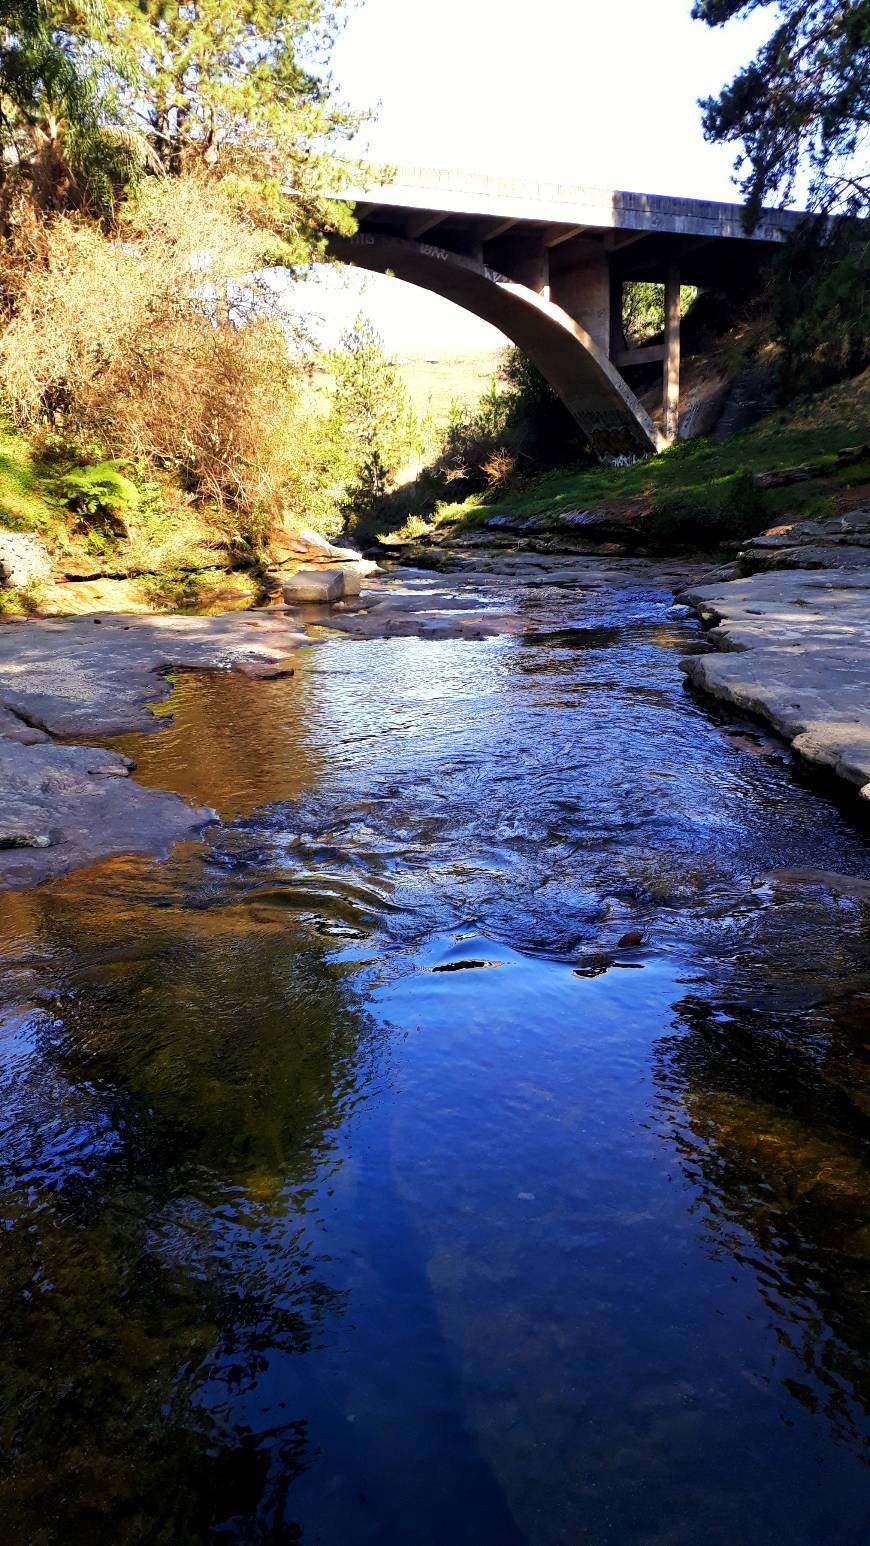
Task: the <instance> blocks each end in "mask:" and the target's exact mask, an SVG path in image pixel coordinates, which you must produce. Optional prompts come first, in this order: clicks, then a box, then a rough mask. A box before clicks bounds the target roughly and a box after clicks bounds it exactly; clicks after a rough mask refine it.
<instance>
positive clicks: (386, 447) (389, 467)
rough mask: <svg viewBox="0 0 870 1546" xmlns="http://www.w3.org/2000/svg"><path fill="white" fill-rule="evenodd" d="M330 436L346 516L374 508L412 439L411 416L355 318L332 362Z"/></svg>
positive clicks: (372, 333) (373, 336) (394, 374)
mask: <svg viewBox="0 0 870 1546" xmlns="http://www.w3.org/2000/svg"><path fill="white" fill-rule="evenodd" d="M332 368H333V377H334V383H335V385H334V392H333V400H332V412H331V415H330V437H331V439H332V442H333V444H334V446H335V448H336V451H335V464H336V471H337V474H338V476H339V478H340V480H341V481H342V482H343V483H344V485H345V490H346V504H347V508H348V511H349V512H350V513H352V514H359V513H360V512H362V511H364V510H369V509H371V508H373V507H374V506H376V505H377V503H378V501H379V500H380V499H382V498H383V496H384V494H385V493H386V492H387V491H388V489H389V488H390V486H391V484H392V481H393V478H394V477H395V475H396V473H397V471H398V469H399V467H400V466H401V464H402V461H403V460H404V458H405V457H407V456H408V455H409V453H410V452H411V450H412V449H413V447H414V444H415V441H416V439H417V426H416V422H415V418H414V412H413V409H412V407H411V404H410V402H409V400H408V395H407V392H406V391H405V386H404V383H403V381H402V378H401V376H400V375H399V372H398V370H397V368H396V363H395V361H394V360H391V359H390V358H389V356H388V355H387V354H385V352H384V348H383V344H382V341H381V338H380V336H379V334H378V333H377V331H376V329H375V328H374V327H373V326H372V324H371V322H369V320H368V319H367V318H366V317H364V316H362V315H360V316H358V317H357V319H356V321H355V323H354V325H353V327H352V328H349V329H348V330H347V332H346V333H344V334H343V335H342V338H341V346H340V348H339V349H337V350H336V351H335V353H334V354H333V358H332Z"/></svg>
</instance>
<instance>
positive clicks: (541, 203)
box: [340, 167, 802, 242]
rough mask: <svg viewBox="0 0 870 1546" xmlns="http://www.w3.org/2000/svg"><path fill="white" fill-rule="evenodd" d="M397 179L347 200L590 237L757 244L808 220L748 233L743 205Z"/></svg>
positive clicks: (429, 176) (774, 213) (399, 174)
mask: <svg viewBox="0 0 870 1546" xmlns="http://www.w3.org/2000/svg"><path fill="white" fill-rule="evenodd" d="M392 172H393V175H392V177H390V178H388V179H385V180H384V181H382V182H373V183H369V184H367V185H365V186H363V185H354V186H351V187H348V188H346V189H345V190H344V192H343V193H342V194H341V195H340V197H341V198H343V199H347V200H348V201H349V202H352V203H354V204H355V205H357V206H358V207H359V209H360V212H361V213H362V212H363V211H365V213H366V214H368V213H369V212H371V213H374V211H375V209H376V208H377V209H378V211H383V213H384V214H386V213H387V212H388V211H395V212H396V213H397V214H398V212H399V211H407V212H408V213H409V214H410V213H411V212H415V211H416V212H420V213H424V212H425V213H431V214H433V215H440V216H442V217H443V219H444V220H445V221H446V220H447V219H449V218H450V217H459V219H460V220H462V219H463V218H464V219H469V218H471V219H477V220H481V219H484V218H486V219H493V220H496V219H500V218H504V219H512V220H515V221H517V222H528V223H530V224H534V225H542V224H543V225H553V226H562V227H565V228H566V229H568V228H571V227H577V226H582V227H584V228H585V229H586V230H587V231H588V232H589V233H590V234H591V233H592V232H599V231H600V232H605V231H638V232H649V233H650V234H652V233H662V234H665V233H667V234H672V235H675V236H698V237H707V238H713V239H716V238H720V239H726V240H739V241H752V242H779V241H782V240H783V238H784V236H785V235H786V234H787V232H788V231H790V230H792V229H793V228H794V226H795V225H796V224H797V223H798V221H799V220H800V219H801V218H802V216H801V213H800V212H796V211H791V210H764V211H763V212H762V216H761V219H760V221H759V223H758V225H757V226H756V227H755V229H754V230H753V231H752V232H749V233H748V232H747V231H746V230H745V229H744V227H743V223H742V213H743V209H742V205H740V204H724V203H715V202H713V201H712V200H708V199H683V198H673V197H671V196H670V195H665V194H657V193H632V192H627V191H624V190H621V189H602V188H587V187H583V186H579V185H578V186H574V185H569V184H565V183H546V182H541V183H526V182H515V181H512V180H510V179H505V178H494V177H485V176H480V175H477V174H475V173H471V172H454V171H433V170H431V169H429V168H424V167H395V168H393V169H392Z"/></svg>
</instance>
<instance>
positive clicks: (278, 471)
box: [0, 180, 318, 540]
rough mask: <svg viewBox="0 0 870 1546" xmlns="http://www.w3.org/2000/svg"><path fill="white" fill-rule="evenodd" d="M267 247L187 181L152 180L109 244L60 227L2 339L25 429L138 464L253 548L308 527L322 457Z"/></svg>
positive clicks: (25, 280) (48, 238) (9, 391)
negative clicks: (286, 529) (287, 529)
mask: <svg viewBox="0 0 870 1546" xmlns="http://www.w3.org/2000/svg"><path fill="white" fill-rule="evenodd" d="M265 240H267V238H264V235H263V233H262V231H259V230H257V229H256V227H255V226H254V225H253V223H252V222H251V221H250V220H248V219H246V218H245V216H244V214H243V213H242V212H241V211H240V210H239V209H238V208H237V207H234V206H233V204H232V202H231V200H230V199H229V198H228V197H227V196H226V194H224V193H222V192H221V190H220V189H219V188H218V189H215V188H211V187H209V186H208V185H203V184H200V183H197V182H194V181H192V180H190V181H184V180H180V181H160V182H157V181H156V180H155V181H152V183H151V184H150V185H149V187H148V188H147V190H146V192H145V194H144V195H143V196H142V197H141V198H140V199H139V200H138V201H137V202H136V204H135V205H134V206H132V207H131V208H130V209H129V210H128V211H127V212H126V213H125V215H124V218H123V219H122V221H121V224H120V226H119V229H118V230H117V232H116V233H114V234H113V235H111V236H107V235H105V234H104V233H103V232H101V231H100V230H98V229H97V228H95V227H94V226H92V225H88V224H85V223H84V222H81V221H77V220H76V219H75V218H70V217H62V218H59V219H57V220H55V221H53V222H52V223H51V224H50V225H49V226H47V227H46V230H45V235H44V253H43V254H42V255H41V256H40V258H39V259H38V260H37V261H35V262H33V263H31V264H30V265H28V266H26V267H25V269H24V270H23V273H22V277H21V280H20V283H19V285H18V288H17V293H16V294H15V296H14V303H13V304H14V311H13V315H12V320H11V322H10V323H9V325H8V326H7V328H6V330H5V333H4V335H3V337H2V340H0V365H2V370H3V380H4V392H5V396H6V398H7V401H8V403H9V405H10V408H11V411H12V412H13V414H14V416H15V418H16V420H17V421H18V422H19V423H20V424H22V425H26V426H28V427H29V428H30V429H32V430H33V429H37V428H38V427H40V426H50V427H53V428H54V429H61V430H62V432H63V433H64V435H65V436H67V437H69V438H71V439H75V440H77V441H78V442H80V443H84V444H95V445H97V446H99V448H100V450H101V452H102V453H103V454H107V455H111V456H123V457H131V458H141V459H142V461H143V462H144V463H145V464H146V465H147V466H148V467H150V468H151V469H153V470H154V471H155V472H157V473H161V472H162V473H163V474H164V475H168V476H169V477H170V478H171V480H172V481H173V482H174V483H176V484H177V485H178V486H180V487H181V488H182V489H185V490H186V491H188V492H189V493H190V494H191V495H193V496H194V497H195V498H197V499H204V500H209V501H212V502H214V503H215V504H217V505H218V506H219V507H220V508H221V509H222V510H223V511H224V512H225V515H226V519H227V522H228V524H229V525H230V526H233V525H235V527H236V528H237V531H238V534H239V535H240V536H243V537H245V538H247V539H249V540H251V539H253V540H256V538H257V537H258V536H259V535H260V534H261V531H262V528H263V526H264V525H265V524H267V523H268V521H270V520H272V519H275V518H276V517H279V516H281V517H287V516H290V518H291V519H292V517H293V516H294V515H295V516H297V517H298V518H301V517H302V516H303V515H304V518H305V519H306V521H310V520H311V519H312V510H311V508H310V505H311V499H312V498H313V497H314V495H313V493H312V491H313V489H314V487H315V484H316V476H315V475H316V470H317V469H316V465H315V464H316V462H317V456H318V450H317V446H316V444H309V440H310V438H311V436H310V415H309V409H308V405H307V403H306V402H305V385H304V373H303V369H302V366H301V364H300V362H299V361H298V359H294V357H293V356H292V355H291V352H290V350H289V349H288V344H287V335H286V332H285V326H286V324H284V323H282V321H281V320H280V319H279V317H278V315H277V313H276V306H275V301H274V294H273V292H271V291H270V290H269V288H268V287H267V286H266V284H265V283H264V282H263V280H262V278H258V277H257V275H258V272H259V273H260V274H261V273H262V266H263V261H264V256H265V253H264V241H265ZM242 324H244V325H242ZM306 431H308V433H307V434H306ZM316 514H317V512H316V511H315V512H314V518H315V519H316Z"/></svg>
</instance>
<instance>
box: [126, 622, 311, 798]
mask: <svg viewBox="0 0 870 1546" xmlns="http://www.w3.org/2000/svg"><path fill="white" fill-rule="evenodd" d="M305 656H306V651H305V650H297V651H296V653H295V655H294V656H293V658H292V664H291V665H290V666H289V667H288V668H287V669H288V670H289V671H290V672H291V673H292V674H291V675H290V676H287V677H281V678H278V679H276V680H274V681H256V682H251V681H250V680H249V679H248V678H247V677H244V676H241V675H240V674H239V673H237V672H235V671H193V672H191V671H180V672H179V673H178V674H177V677H176V681H175V686H174V688H173V691H172V693H171V695H170V697H169V698H168V699H166V700H165V701H164V702H163V703H161V704H160V705H159V708H158V710H157V713H158V717H159V719H163V721H164V724H163V728H162V729H160V730H158V731H157V732H155V733H151V734H147V733H146V734H144V735H142V734H135V735H126V736H118V737H115V738H114V739H112V740H111V742H110V743H109V744H110V745H111V746H113V747H114V748H116V749H117V750H118V751H121V752H124V753H125V754H126V755H127V756H129V757H132V758H133V760H134V762H135V763H136V778H137V779H138V781H139V782H140V783H143V784H151V785H156V787H157V788H159V789H172V790H174V792H175V793H176V794H180V795H182V796H183V798H184V799H186V800H188V801H189V802H190V803H191V804H192V805H206V806H215V807H217V809H218V810H219V811H220V813H221V814H222V815H224V816H232V815H236V814H238V813H239V812H241V811H250V810H253V809H254V808H255V807H256V806H258V805H262V804H266V803H268V802H270V801H274V800H291V799H297V798H298V797H299V796H300V795H301V794H302V793H304V792H305V791H306V790H308V789H310V788H311V787H312V786H313V785H314V784H315V783H316V781H317V778H318V776H319V774H320V773H321V772H322V769H323V755H322V752H321V751H319V750H318V746H317V731H316V726H317V718H318V713H319V702H318V694H317V690H316V689H317V679H316V678H312V677H311V676H310V674H309V673H308V670H307V663H306V660H305ZM167 719H168V723H167Z"/></svg>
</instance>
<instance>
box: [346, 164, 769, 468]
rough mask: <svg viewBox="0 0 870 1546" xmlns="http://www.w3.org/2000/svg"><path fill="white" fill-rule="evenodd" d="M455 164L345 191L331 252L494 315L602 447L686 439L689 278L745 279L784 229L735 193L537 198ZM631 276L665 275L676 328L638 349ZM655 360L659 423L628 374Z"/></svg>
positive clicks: (611, 451)
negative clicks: (453, 177)
mask: <svg viewBox="0 0 870 1546" xmlns="http://www.w3.org/2000/svg"><path fill="white" fill-rule="evenodd" d="M446 176H447V174H437V173H436V174H429V173H426V174H423V175H422V179H421V178H420V177H418V179H417V182H416V183H414V184H412V185H407V184H406V185H404V186H403V185H402V182H401V178H400V180H399V181H398V182H393V183H390V184H387V185H386V186H384V187H381V188H378V189H372V188H370V189H369V190H368V191H367V192H365V193H361V192H359V193H353V194H350V193H348V194H345V195H344V197H346V198H347V199H348V200H349V202H352V203H353V205H354V208H355V213H356V217H357V221H358V230H357V233H356V234H355V235H354V236H352V237H341V236H333V237H332V238H331V239H330V243H329V250H330V253H331V255H332V256H333V257H335V258H338V259H341V260H343V261H345V262H349V263H353V264H355V265H356V266H358V267H361V268H366V269H370V270H372V271H374V272H377V273H390V274H395V275H396V276H397V277H398V278H399V279H404V280H407V281H408V282H409V283H411V284H416V285H420V286H422V287H423V288H425V289H428V290H433V291H435V292H436V293H437V294H438V295H442V296H444V297H445V298H446V299H447V300H450V301H454V302H455V303H456V304H457V305H459V306H463V307H465V309H466V310H468V311H471V312H474V313H475V314H476V315H477V316H479V317H482V318H483V319H484V320H485V321H487V322H490V323H492V324H493V326H494V327H496V328H498V329H499V330H500V331H501V332H502V333H504V334H505V335H506V336H507V337H508V338H510V339H511V340H512V341H513V342H514V343H515V344H517V345H518V346H519V347H520V348H521V349H522V350H523V352H524V353H525V354H527V355H528V357H529V358H530V359H531V360H532V361H533V363H534V364H535V365H536V366H537V367H538V369H539V370H540V372H541V374H542V375H543V376H544V377H545V378H546V379H547V380H548V381H549V382H550V384H551V386H552V387H553V388H554V390H555V391H556V392H557V393H558V395H559V396H560V397H561V399H562V401H563V402H564V403H565V405H566V407H567V408H568V409H569V410H570V412H571V413H572V414H573V416H574V418H575V419H576V421H577V423H578V424H579V425H580V427H581V429H582V430H583V431H584V433H585V434H586V435H587V437H588V438H589V440H590V442H591V443H592V445H593V446H594V448H595V450H596V451H597V452H598V453H599V454H600V455H601V456H603V457H606V458H608V459H609V458H612V457H617V456H636V455H638V454H644V453H647V452H649V451H650V450H653V449H660V448H661V447H662V446H663V445H666V444H668V443H669V442H670V441H672V440H673V439H675V437H676V435H677V432H678V425H679V376H680V313H679V293H680V285H681V284H694V285H697V286H698V287H699V288H700V289H717V290H725V291H730V292H732V293H738V294H739V293H740V292H741V291H745V289H746V288H747V286H749V285H750V284H752V282H753V281H754V279H755V277H756V276H757V273H758V269H759V265H760V263H761V262H763V261H764V259H765V257H766V256H767V255H768V253H769V252H770V248H771V244H772V243H774V242H776V241H778V240H782V230H781V228H780V226H779V225H777V224H775V223H774V218H773V217H772V216H771V217H769V218H767V217H766V219H765V221H764V222H762V224H761V225H760V226H759V227H758V229H757V232H756V233H755V234H754V235H753V236H752V237H747V235H746V233H745V232H744V231H743V229H742V226H741V224H740V211H739V209H738V208H737V207H736V206H733V205H723V204H719V205H716V204H704V203H698V202H697V201H690V200H681V199H657V198H654V197H652V196H647V195H640V194H618V193H612V194H607V195H604V194H595V195H593V194H591V193H588V192H585V191H584V190H580V189H576V190H563V189H557V190H550V192H549V193H548V194H547V195H546V196H545V195H544V194H543V193H542V190H540V189H539V190H536V197H535V199H534V200H532V201H530V200H529V199H528V198H527V197H523V196H522V194H521V191H520V192H518V191H517V190H516V189H514V190H513V192H511V193H510V194H506V193H505V191H504V186H494V185H490V184H487V183H486V181H485V180H484V179H476V180H472V181H475V182H476V183H477V184H478V185H479V186H477V187H476V188H474V189H471V190H469V187H468V186H464V187H463V190H462V191H460V192H459V193H457V192H456V191H455V188H450V187H447V186H446V185H445V183H444V180H443V179H444V178H445V177H446ZM467 181H468V180H466V182H467ZM481 190H483V191H481ZM779 218H780V220H782V221H784V222H785V223H788V222H789V221H790V220H792V219H794V218H795V217H793V216H785V217H779ZM630 279H642V280H651V281H653V282H656V283H661V284H663V285H664V288H665V332H664V339H663V341H662V342H661V343H659V344H657V345H655V346H652V347H649V348H644V349H629V348H627V347H626V341H625V338H624V337H623V332H622V291H623V286H624V284H625V282H626V281H627V280H630ZM650 365H657V366H660V367H661V371H662V413H661V419H660V424H656V423H654V422H653V419H652V418H651V417H650V415H649V414H648V413H647V411H646V410H645V408H644V407H643V406H642V405H641V403H640V402H639V401H638V399H637V397H636V395H635V393H634V392H633V390H632V388H631V386H630V385H629V382H628V380H627V379H626V376H625V374H624V372H626V371H628V372H629V375H631V374H633V373H636V368H637V367H638V366H647V367H648V366H650Z"/></svg>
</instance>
